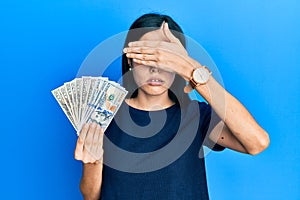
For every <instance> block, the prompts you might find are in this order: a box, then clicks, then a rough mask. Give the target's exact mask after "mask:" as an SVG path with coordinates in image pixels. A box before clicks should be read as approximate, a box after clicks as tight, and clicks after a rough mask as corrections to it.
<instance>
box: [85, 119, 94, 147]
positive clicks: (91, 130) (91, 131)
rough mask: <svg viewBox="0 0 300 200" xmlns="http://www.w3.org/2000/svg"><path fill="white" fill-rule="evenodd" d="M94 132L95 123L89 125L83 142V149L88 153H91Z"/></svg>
mask: <svg viewBox="0 0 300 200" xmlns="http://www.w3.org/2000/svg"><path fill="white" fill-rule="evenodd" d="M95 130H96V123H94V122H93V123H91V124H90V125H89V129H88V132H87V135H86V138H85V140H84V147H85V148H86V149H88V151H91V147H92V144H93V138H94V134H95Z"/></svg>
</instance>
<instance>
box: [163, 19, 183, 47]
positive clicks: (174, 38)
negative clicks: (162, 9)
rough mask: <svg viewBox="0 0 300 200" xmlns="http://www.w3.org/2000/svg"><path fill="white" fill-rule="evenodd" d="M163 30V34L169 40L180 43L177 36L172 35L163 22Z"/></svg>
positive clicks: (166, 24)
mask: <svg viewBox="0 0 300 200" xmlns="http://www.w3.org/2000/svg"><path fill="white" fill-rule="evenodd" d="M163 31H164V34H165V36H166V38H167V39H168V40H169V41H170V42H175V43H178V44H181V43H180V41H179V39H178V38H177V37H175V36H174V35H173V33H172V32H171V31H170V29H169V25H168V23H165V24H164V27H163Z"/></svg>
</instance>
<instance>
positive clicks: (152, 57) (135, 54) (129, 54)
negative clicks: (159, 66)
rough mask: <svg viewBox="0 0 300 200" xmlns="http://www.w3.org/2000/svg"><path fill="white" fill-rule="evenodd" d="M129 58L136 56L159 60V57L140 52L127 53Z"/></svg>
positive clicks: (139, 58)
mask: <svg viewBox="0 0 300 200" xmlns="http://www.w3.org/2000/svg"><path fill="white" fill-rule="evenodd" d="M126 57H127V58H134V59H138V60H153V61H155V60H157V57H156V56H154V55H148V54H138V53H127V54H126Z"/></svg>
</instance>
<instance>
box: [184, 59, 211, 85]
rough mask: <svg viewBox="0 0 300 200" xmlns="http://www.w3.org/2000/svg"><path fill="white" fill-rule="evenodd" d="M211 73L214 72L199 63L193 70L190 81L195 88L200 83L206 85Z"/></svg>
mask: <svg viewBox="0 0 300 200" xmlns="http://www.w3.org/2000/svg"><path fill="white" fill-rule="evenodd" d="M211 74H212V72H211V71H210V70H209V69H208V68H207V67H206V66H203V65H200V64H198V66H197V67H196V68H194V69H193V71H192V72H191V75H190V78H189V83H190V85H191V86H192V88H193V89H195V88H197V87H199V86H200V85H205V84H207V82H208V81H209V79H210V77H211Z"/></svg>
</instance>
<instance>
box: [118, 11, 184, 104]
mask: <svg viewBox="0 0 300 200" xmlns="http://www.w3.org/2000/svg"><path fill="white" fill-rule="evenodd" d="M163 22H167V23H168V25H169V28H170V30H171V32H172V33H173V35H174V36H175V37H177V38H178V39H179V41H180V42H181V44H182V45H183V46H184V47H186V42H185V37H184V35H183V31H182V29H181V28H180V26H179V25H178V24H177V23H176V22H175V21H174V20H173V19H172V18H171V17H169V16H167V15H161V14H156V13H149V14H144V15H142V16H141V17H139V18H138V19H136V20H135V21H134V22H133V24H132V25H131V26H130V28H129V30H130V31H129V32H128V33H127V37H126V40H125V44H124V47H127V46H128V43H129V42H132V41H137V40H139V39H140V38H141V37H142V36H143V35H144V34H145V33H148V32H150V31H154V30H157V29H159V28H160V27H161V25H162V23H163ZM129 69H130V65H129V64H128V58H127V57H126V54H123V55H122V75H123V86H124V87H125V88H126V89H127V90H128V95H127V96H128V97H131V98H134V97H136V96H137V94H138V90H137V88H138V86H137V85H136V83H135V81H134V78H133V74H132V73H131V72H130V71H129ZM185 85H186V81H185V80H184V79H183V78H182V77H181V76H179V75H177V74H176V75H175V79H174V82H173V84H172V85H171V87H170V88H169V91H168V95H169V98H170V99H171V100H172V101H173V102H175V103H177V104H178V103H179V102H180V103H187V102H189V101H190V99H189V97H188V95H187V94H185V93H184V92H183V88H184V87H185Z"/></svg>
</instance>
